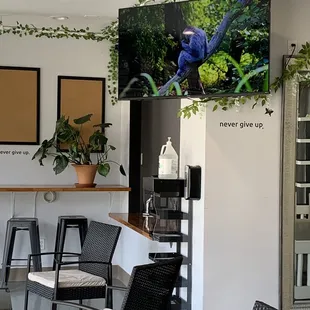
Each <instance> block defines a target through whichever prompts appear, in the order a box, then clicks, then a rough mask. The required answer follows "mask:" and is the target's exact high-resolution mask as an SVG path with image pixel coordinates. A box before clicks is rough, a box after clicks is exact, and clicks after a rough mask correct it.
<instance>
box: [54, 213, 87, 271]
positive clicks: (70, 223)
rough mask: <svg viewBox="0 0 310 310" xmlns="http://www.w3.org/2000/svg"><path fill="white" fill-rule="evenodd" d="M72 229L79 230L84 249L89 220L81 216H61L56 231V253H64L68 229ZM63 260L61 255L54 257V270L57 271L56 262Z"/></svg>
mask: <svg viewBox="0 0 310 310" xmlns="http://www.w3.org/2000/svg"><path fill="white" fill-rule="evenodd" d="M70 228H78V231H79V237H80V243H81V248H82V246H83V244H84V240H85V237H86V233H87V230H88V223H87V218H86V217H84V216H79V215H77V216H74V215H71V216H70V215H68V216H59V217H58V223H57V230H56V240H55V252H63V251H64V246H65V239H66V233H67V229H70ZM61 260H62V255H61V254H57V255H54V262H53V270H55V269H56V261H61Z"/></svg>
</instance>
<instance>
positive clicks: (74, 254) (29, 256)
mask: <svg viewBox="0 0 310 310" xmlns="http://www.w3.org/2000/svg"><path fill="white" fill-rule="evenodd" d="M59 254H64V255H72V256H80V255H81V253H72V252H45V253H37V254H29V255H28V258H32V257H35V256H46V255H59Z"/></svg>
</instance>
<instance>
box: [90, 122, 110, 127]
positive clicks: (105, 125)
mask: <svg viewBox="0 0 310 310" xmlns="http://www.w3.org/2000/svg"><path fill="white" fill-rule="evenodd" d="M111 126H112V124H111V123H103V124H97V125H94V126H93V127H94V128H96V127H100V128H109V127H111Z"/></svg>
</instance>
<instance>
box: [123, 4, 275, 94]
mask: <svg viewBox="0 0 310 310" xmlns="http://www.w3.org/2000/svg"><path fill="white" fill-rule="evenodd" d="M269 35H270V0H200V1H184V2H173V3H166V4H159V5H147V6H141V7H133V8H127V9H120V11H119V45H118V51H119V81H118V82H119V99H142V98H148V99H150V98H154V99H155V98H162V97H204V96H206V97H210V96H223V95H227V96H232V95H241V94H242V95H249V94H253V93H255V94H262V93H269Z"/></svg>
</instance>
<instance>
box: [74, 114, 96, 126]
mask: <svg viewBox="0 0 310 310" xmlns="http://www.w3.org/2000/svg"><path fill="white" fill-rule="evenodd" d="M92 116H93V115H92V114H87V115H84V116H82V117H80V118H77V119H75V120H73V122H74V124H77V125H82V124H85V123H87V122H89V121H90V120H91V117H92Z"/></svg>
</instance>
